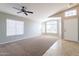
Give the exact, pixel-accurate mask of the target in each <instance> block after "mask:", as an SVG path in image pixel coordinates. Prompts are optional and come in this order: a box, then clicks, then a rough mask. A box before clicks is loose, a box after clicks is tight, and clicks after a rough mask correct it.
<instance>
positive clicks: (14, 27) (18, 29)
mask: <svg viewBox="0 0 79 59" xmlns="http://www.w3.org/2000/svg"><path fill="white" fill-rule="evenodd" d="M6 28H7V29H6V31H7V33H6V35H7V36H13V35H22V34H24V22H23V21H16V20H11V19H7V21H6Z"/></svg>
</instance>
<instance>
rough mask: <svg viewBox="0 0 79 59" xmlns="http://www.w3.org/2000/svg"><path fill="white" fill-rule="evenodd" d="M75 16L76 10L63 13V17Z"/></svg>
mask: <svg viewBox="0 0 79 59" xmlns="http://www.w3.org/2000/svg"><path fill="white" fill-rule="evenodd" d="M75 15H77V11H76V10H69V11H66V12H65V16H75Z"/></svg>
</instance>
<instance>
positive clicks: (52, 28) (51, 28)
mask: <svg viewBox="0 0 79 59" xmlns="http://www.w3.org/2000/svg"><path fill="white" fill-rule="evenodd" d="M57 23H58V21H50V22H47V24H46V29H47V33H57V29H58V28H57Z"/></svg>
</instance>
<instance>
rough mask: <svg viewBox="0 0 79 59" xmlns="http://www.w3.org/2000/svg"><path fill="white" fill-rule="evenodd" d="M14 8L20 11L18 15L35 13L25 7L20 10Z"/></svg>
mask: <svg viewBox="0 0 79 59" xmlns="http://www.w3.org/2000/svg"><path fill="white" fill-rule="evenodd" d="M13 8H14V9H17V10H19V12H17V13H24V14H25V15H28V13H30V14H33V12H32V11H28V10H27V9H26V7H25V6H21V9H18V8H16V7H13Z"/></svg>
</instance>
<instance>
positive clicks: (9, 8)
mask: <svg viewBox="0 0 79 59" xmlns="http://www.w3.org/2000/svg"><path fill="white" fill-rule="evenodd" d="M20 6H25V7H27V9H28V10H30V11H33V12H34V14H29V15H28V16H26V15H24V14H23V13H20V14H17V12H18V10H16V9H13V7H16V8H20ZM65 8H67V3H21V4H20V3H19V4H18V3H2V4H0V11H1V12H5V13H8V14H12V15H17V16H21V17H25V18H29V19H31V20H34V21H41V20H45V19H46V18H48V16H50V15H52V14H54V13H56V12H58V11H60V10H63V9H65Z"/></svg>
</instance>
